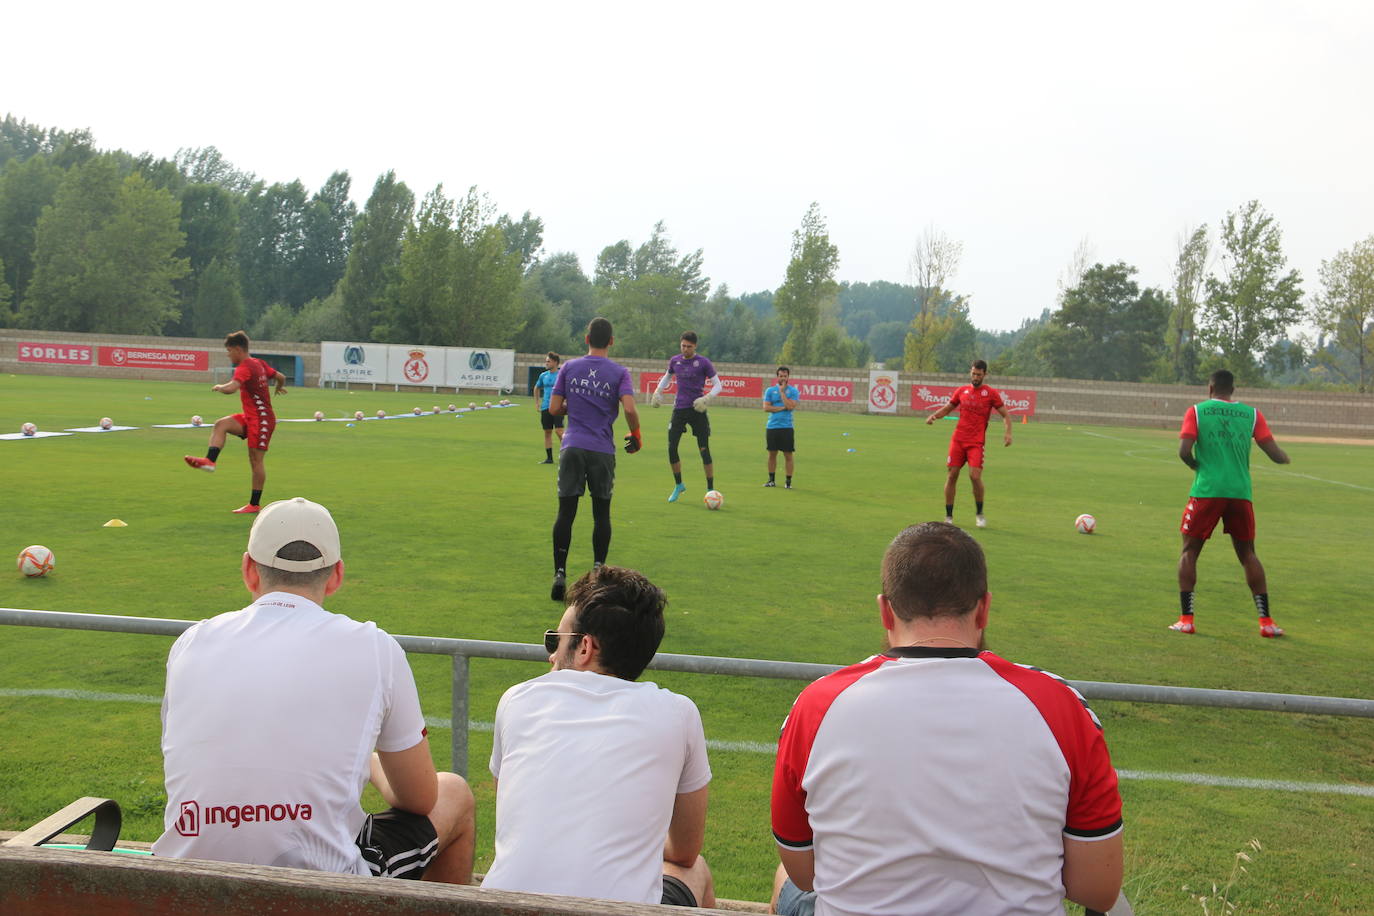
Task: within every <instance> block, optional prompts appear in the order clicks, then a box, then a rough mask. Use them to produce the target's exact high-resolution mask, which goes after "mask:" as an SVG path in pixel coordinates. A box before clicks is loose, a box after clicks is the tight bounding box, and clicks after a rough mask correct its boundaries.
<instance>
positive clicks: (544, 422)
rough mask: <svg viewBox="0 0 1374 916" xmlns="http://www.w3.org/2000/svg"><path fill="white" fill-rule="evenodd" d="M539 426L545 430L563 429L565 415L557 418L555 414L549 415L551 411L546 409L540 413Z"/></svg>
mask: <svg viewBox="0 0 1374 916" xmlns="http://www.w3.org/2000/svg"><path fill="white" fill-rule="evenodd" d="M539 425H540V426H542V427H544V428H545V429H562V428H563V415H562V414H561V413H560V414H559V415H558V416H556V417H555V416H554V415H553V414H551V413H549V409H548V408H547V407H546V408H544V409H543V410H541V411H539Z"/></svg>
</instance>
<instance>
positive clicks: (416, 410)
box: [411, 407, 424, 417]
mask: <svg viewBox="0 0 1374 916" xmlns="http://www.w3.org/2000/svg"><path fill="white" fill-rule="evenodd" d="M411 413H413V414H415V416H417V417H418V416H419V415H420V414H422V413H424V411H423V410H421V409H420V408H418V407H416V408H415V409H414V410H412V411H411Z"/></svg>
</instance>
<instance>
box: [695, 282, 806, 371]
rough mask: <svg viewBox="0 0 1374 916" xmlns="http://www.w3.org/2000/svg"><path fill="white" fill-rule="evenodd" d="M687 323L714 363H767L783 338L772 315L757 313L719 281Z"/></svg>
mask: <svg viewBox="0 0 1374 916" xmlns="http://www.w3.org/2000/svg"><path fill="white" fill-rule="evenodd" d="M687 323H688V324H689V325H690V326H691V327H692V328H693V329H694V330H695V331H696V332H697V334H698V335H700V337H701V340H702V346H701V352H702V353H704V354H705V355H707V356H709V357H710V358H711V359H713V360H716V361H717V362H726V363H770V362H772V361H773V357H774V356H776V355H777V352H778V350H779V349H780V348H781V347H782V343H783V340H784V339H785V338H786V333H785V332H784V330H783V327H782V324H781V323H780V322H779V321H778V320H777V317H776V316H774V315H772V314H769V315H760V314H759V313H758V312H756V311H755V310H754V309H752V308H750V307H749V306H748V305H746V304H744V302H743V301H741V300H739V299H736V298H734V297H732V296H731V295H730V290H729V288H728V287H727V286H726V285H725V284H723V283H722V284H721V285H720V286H718V287H716V290H715V292H714V293H712V294H711V296H710V298H708V299H707V300H706V301H705V302H704V303H702V304H701V305H700V306H698V307H697V308H696V309H695V310H693V312H692V314H691V315H690V316H688V319H687Z"/></svg>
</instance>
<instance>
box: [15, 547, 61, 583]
mask: <svg viewBox="0 0 1374 916" xmlns="http://www.w3.org/2000/svg"><path fill="white" fill-rule="evenodd" d="M18 565H19V571H20V572H21V573H23V574H24V575H26V576H28V577H29V578H30V579H37V578H38V577H39V576H43V575H47V574H48V573H49V572H52V568H53V555H52V551H51V550H49V549H48V548H46V547H44V546H43V545H42V544H34V545H33V546H32V547H25V548H24V549H23V550H21V551H20V552H19V559H18Z"/></svg>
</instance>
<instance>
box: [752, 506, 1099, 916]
mask: <svg viewBox="0 0 1374 916" xmlns="http://www.w3.org/2000/svg"><path fill="white" fill-rule="evenodd" d="M990 601H991V596H990V595H989V593H988V589H987V565H986V561H985V560H984V558H983V551H982V548H980V547H979V546H978V542H977V541H975V540H974V539H973V538H972V537H970V536H969V535H968V534H966V533H965V532H963V531H962V530H960V529H959V528H957V527H955V526H953V525H949V524H942V523H939V522H929V523H926V524H924V525H917V526H914V527H911V528H908V529H906V530H905V531H903V532H902V533H901V534H899V535H898V536H897V537H896V539H895V540H893V542H892V543H891V545H889V547H888V549H887V553H886V555H885V556H884V557H883V593H882V594H881V595H879V596H878V612H879V616H880V618H881V620H882V625H883V629H884V630H885V631H886V634H887V644H888V646H889V648H888V649H887V651H885V652H883V653H882V654H881V655H875V656H873V657H872V658H870V659H867V660H866V661H862V662H860V663H858V664H856V665H851V666H850V667H848V668H844V669H842V670H840V671H837V672H835V673H833V674H830V675H828V676H826V677H823V678H821V679H820V680H819V681H816V682H815V683H813V684H811V685H810V686H809V687H807V688H806V689H805V690H804V691H802V693H801V696H799V697H798V698H797V701H796V703H795V704H794V705H793V707H792V711H791V713H790V714H789V715H788V717H787V721H786V722H785V723H784V724H783V728H782V736H781V738H780V740H779V742H778V758H777V765H776V768H775V771H774V777H773V801H772V820H773V835H774V837H775V839H776V840H777V843H778V852H779V856H780V858H781V859H782V868H780V869H779V870H778V876H777V877H778V880H777V882H776V885H775V886H776V888H777V892H776V893H775V895H774V905H775V911H776V912H778V913H784V914H801V913H806V912H809V909H808V908H809V907H812V906H814V912H815V913H817V914H823V916H824V914H860V913H862V914H869V916H881V914H894V916H895V914H903V916H913V914H922V913H930V914H942V913H978V914H980V916H991V914H1013V913H1014V914H1046V916H1047V914H1062V912H1063V910H1062V903H1061V901H1062V898H1064V897H1068V898H1069V899H1070V900H1073V901H1075V902H1077V903H1080V904H1083V905H1084V906H1086V907H1091V908H1093V909H1097V910H1107V909H1109V908H1110V907H1111V906H1112V905H1113V904H1114V903H1115V902H1116V900H1117V895H1118V893H1119V891H1120V888H1121V849H1122V846H1121V829H1122V820H1121V796H1120V793H1119V792H1118V790H1117V781H1116V771H1115V770H1114V769H1113V768H1112V763H1111V759H1110V757H1109V756H1108V753H1107V745H1106V742H1105V741H1104V740H1103V737H1102V726H1101V724H1100V723H1099V722H1098V720H1097V717H1096V716H1094V715H1093V713H1092V711H1091V710H1090V709H1088V707H1087V704H1086V703H1084V701H1083V698H1082V697H1081V696H1080V695H1079V694H1078V693H1077V692H1076V691H1075V690H1074V689H1073V688H1071V687H1070V686H1069V685H1068V684H1066V683H1065V682H1064V681H1062V680H1060V679H1059V678H1057V677H1055V676H1053V675H1051V674H1047V673H1046V672H1043V671H1040V670H1038V669H1036V668H1030V667H1026V666H1022V665H1016V664H1013V663H1011V662H1008V661H1006V660H1004V659H1002V658H999V657H998V656H996V655H994V654H992V653H991V652H988V651H986V650H985V649H984V648H983V631H984V629H985V628H986V627H987V624H988V607H989V604H990ZM784 871H785V873H786V874H785V875H784ZM784 877H786V878H787V879H789V880H786V881H784V880H783V879H784ZM810 891H814V897H813V896H811V895H810V894H807V893H804V892H810Z"/></svg>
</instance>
